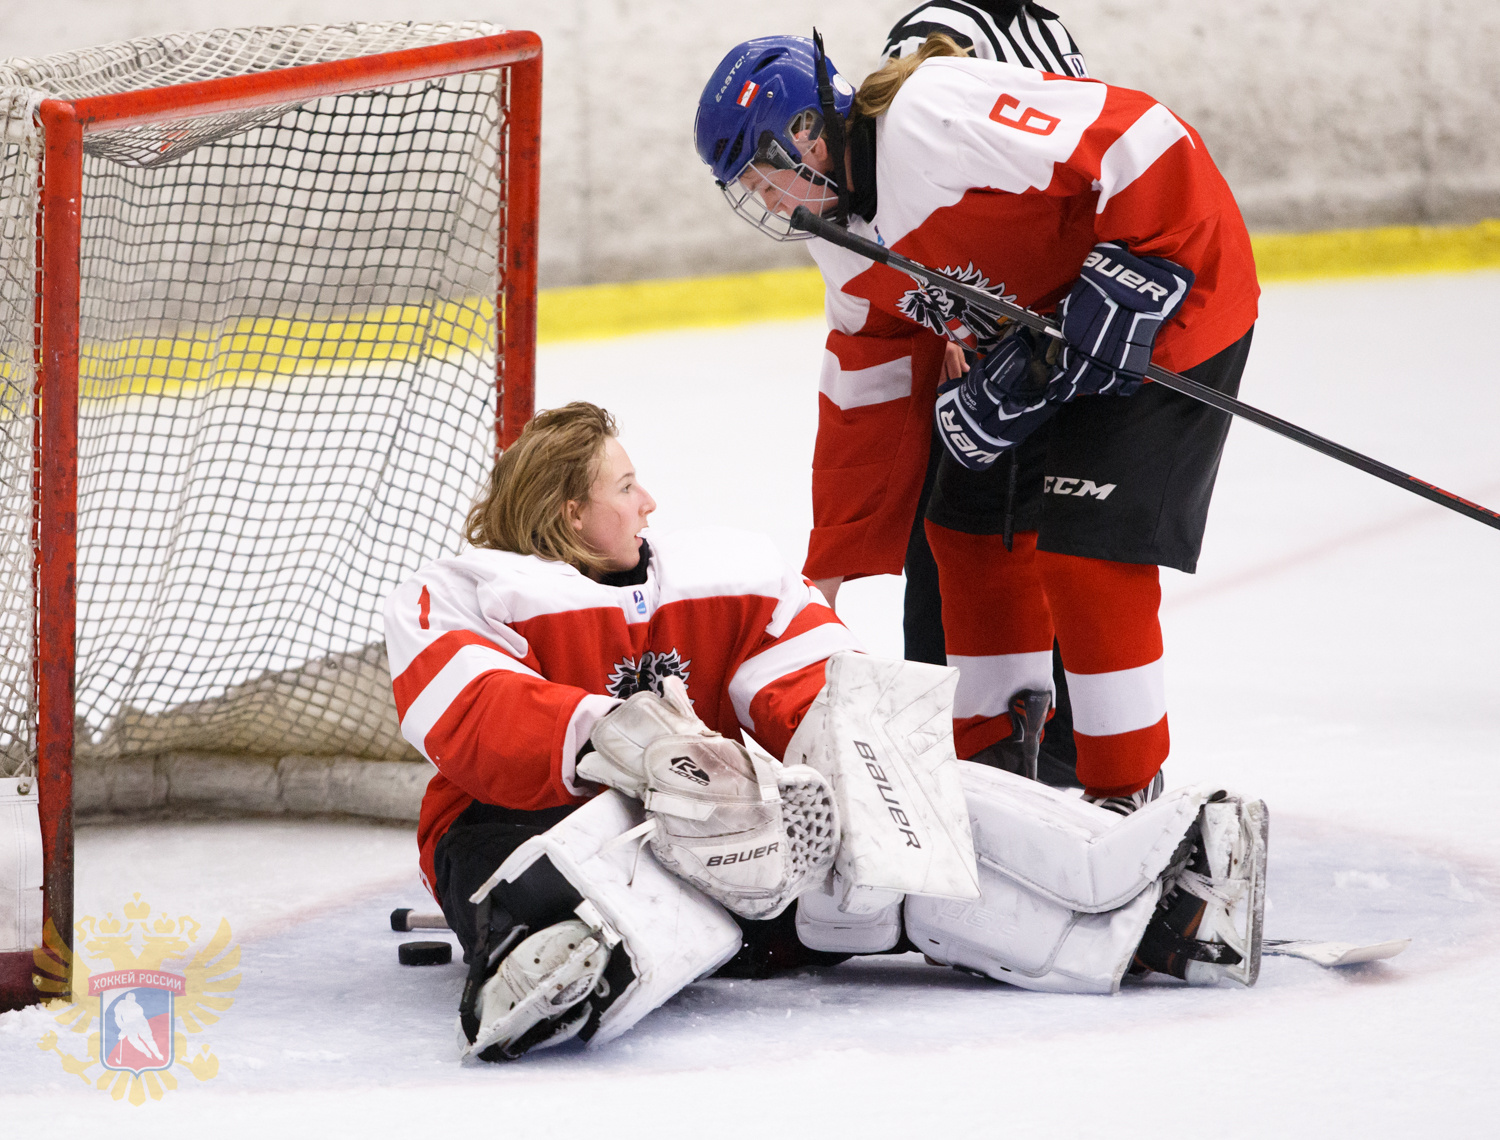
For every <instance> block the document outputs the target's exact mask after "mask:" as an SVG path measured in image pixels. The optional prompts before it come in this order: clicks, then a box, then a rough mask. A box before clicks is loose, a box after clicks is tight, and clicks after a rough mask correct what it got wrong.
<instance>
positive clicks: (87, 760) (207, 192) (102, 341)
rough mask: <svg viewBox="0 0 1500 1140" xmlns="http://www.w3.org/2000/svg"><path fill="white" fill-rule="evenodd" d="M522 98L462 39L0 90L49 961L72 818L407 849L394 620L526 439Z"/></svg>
mask: <svg viewBox="0 0 1500 1140" xmlns="http://www.w3.org/2000/svg"><path fill="white" fill-rule="evenodd" d="M540 74H541V45H540V41H539V40H538V39H537V38H536V36H534V35H533V34H531V33H527V32H510V33H506V32H502V31H501V30H500V29H498V28H495V27H492V26H489V25H484V24H408V23H401V24H357V25H348V26H342V27H296V28H248V29H236V30H227V31H211V32H202V33H193V34H186V35H178V36H170V37H163V38H159V39H147V40H137V41H131V42H128V43H121V44H114V45H110V46H107V47H102V48H97V49H91V50H87V51H78V52H72V53H68V54H66V55H59V56H53V57H49V58H46V59H36V60H10V61H8V62H5V63H0V120H3V123H4V130H5V136H4V157H3V169H0V314H3V321H4V326H3V331H0V576H3V586H0V785H3V786H0V791H6V792H8V793H10V794H11V795H12V796H13V797H15V796H19V797H20V798H21V799H23V800H24V798H25V795H26V794H27V793H28V791H30V790H31V789H32V788H34V787H39V790H40V797H41V801H40V814H41V823H42V827H41V831H42V835H43V844H44V847H45V852H46V858H45V867H46V872H45V873H46V891H45V906H46V910H47V913H48V915H49V916H50V917H52V918H53V919H54V920H55V921H56V924H57V926H58V928H59V929H60V930H61V931H64V932H66V931H67V930H68V927H69V926H70V924H71V916H70V910H71V880H70V876H71V818H72V815H71V813H72V807H73V803H74V798H73V797H74V796H75V794H76V802H77V804H78V806H79V807H80V808H84V809H94V810H98V809H104V810H118V811H137V810H141V809H147V808H154V807H160V806H163V805H169V804H174V803H175V804H196V805H213V806H217V807H229V808H237V809H247V810H263V811H280V810H323V811H348V812H355V813H360V814H373V815H387V816H393V817H409V816H410V814H411V812H412V810H413V807H414V805H415V803H416V799H417V797H418V796H419V794H420V791H421V787H422V785H423V784H424V783H425V777H426V770H425V768H423V767H421V766H419V765H417V764H415V763H410V761H413V760H416V759H417V755H416V753H415V752H413V751H412V750H411V749H409V748H408V746H407V745H406V744H405V743H404V742H403V741H402V740H401V738H400V735H399V731H398V727H397V723H396V717H395V712H394V708H393V706H392V699H391V693H390V678H389V673H388V670H387V667H386V660H385V651H384V641H383V632H382V626H381V617H380V611H381V605H382V603H383V601H384V598H385V596H386V595H387V594H388V593H389V592H390V591H391V590H392V589H393V588H394V587H395V586H396V585H398V584H399V583H400V582H401V581H403V580H404V579H405V578H406V577H408V576H410V574H411V573H412V572H413V571H414V570H415V569H417V568H418V567H419V566H420V565H422V564H423V563H424V562H426V561H428V560H431V559H433V558H436V557H440V556H442V555H445V554H449V553H453V552H455V551H456V550H458V549H459V548H460V547H461V545H462V541H463V540H462V534H461V531H462V521H463V517H464V514H465V512H466V510H467V508H468V505H469V503H470V501H471V500H472V497H473V495H474V494H475V492H476V491H477V490H478V489H479V488H480V486H481V484H482V482H483V479H484V477H485V474H486V472H487V470H488V468H489V466H490V464H491V462H492V460H493V456H494V453H495V447H496V444H497V439H498V440H499V441H500V442H504V441H505V440H507V439H508V438H510V437H512V436H513V435H514V434H515V433H516V432H517V431H519V429H520V426H521V424H522V422H523V421H524V419H525V418H526V416H527V415H529V414H530V405H531V391H532V388H531V384H532V368H533V359H534V339H535V295H536V278H535V265H536V204H537V159H538V139H539V114H540V95H541V81H540ZM5 780H10V781H12V783H10V784H4V781H5ZM3 937H4V932H3V931H0V940H3ZM6 948H7V947H6V946H5V945H4V943H3V941H0V950H5V949H6ZM13 965H14V963H13ZM12 972H14V971H12ZM28 973H29V971H28ZM4 985H5V983H4V980H3V979H0V988H3V987H4Z"/></svg>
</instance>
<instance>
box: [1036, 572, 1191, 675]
mask: <svg viewBox="0 0 1500 1140" xmlns="http://www.w3.org/2000/svg"><path fill="white" fill-rule="evenodd" d="M1036 561H1037V569H1038V571H1040V573H1041V578H1042V586H1043V588H1044V589H1045V590H1046V591H1047V598H1048V600H1049V601H1050V602H1051V604H1052V620H1053V624H1054V625H1055V626H1056V627H1057V642H1058V648H1059V649H1060V650H1061V651H1062V659H1063V666H1064V668H1066V669H1067V670H1068V671H1069V672H1071V673H1113V672H1115V671H1116V670H1119V669H1136V668H1139V667H1140V666H1142V665H1149V664H1151V662H1153V661H1156V660H1158V659H1159V658H1160V657H1161V655H1162V642H1161V622H1160V620H1159V619H1158V617H1157V610H1158V608H1159V607H1160V606H1161V584H1160V581H1159V571H1158V568H1157V567H1155V566H1138V565H1134V564H1131V563H1126V562H1105V561H1104V560H1103V559H1099V558H1078V557H1076V556H1074V555H1072V554H1053V553H1051V552H1049V551H1045V550H1041V551H1038V552H1037V556H1036Z"/></svg>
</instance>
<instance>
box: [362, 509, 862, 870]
mask: <svg viewBox="0 0 1500 1140" xmlns="http://www.w3.org/2000/svg"><path fill="white" fill-rule="evenodd" d="M647 533H648V541H649V543H650V547H651V559H650V563H649V566H648V569H647V573H646V580H645V581H644V582H643V583H641V584H640V585H635V586H608V585H604V584H602V583H599V582H595V581H593V580H592V579H590V578H588V577H586V576H585V575H583V574H581V573H579V572H578V571H577V570H575V569H574V568H573V567H571V566H568V565H565V564H564V563H561V562H549V561H546V560H544V559H541V558H536V557H532V556H528V555H521V554H511V553H507V552H505V551H498V550H475V551H471V552H470V553H468V554H464V555H461V556H459V557H457V558H445V559H442V560H441V561H438V562H433V563H431V564H430V565H428V566H426V567H424V568H423V569H422V570H421V571H420V572H419V573H418V574H417V576H416V577H415V578H413V579H412V580H411V581H409V582H407V583H406V584H405V585H403V586H402V587H400V588H399V589H398V590H396V591H395V592H394V593H393V594H392V595H391V596H390V598H389V599H387V601H386V605H385V631H386V633H385V636H386V646H387V650H388V652H389V655H390V663H391V676H392V678H393V688H394V690H395V696H396V711H397V714H398V715H399V717H400V718H401V732H402V735H404V736H405V737H406V739H407V740H409V741H410V742H411V743H412V744H413V745H414V746H415V747H416V748H417V749H418V750H420V751H421V753H422V754H423V755H424V756H426V757H427V758H428V759H429V760H431V761H432V763H433V764H434V765H435V766H436V768H437V774H436V775H434V776H433V778H432V781H431V783H429V784H428V786H427V794H426V796H425V797H424V799H423V801H422V814H421V820H420V822H419V824H418V828H417V839H418V843H419V845H420V847H421V852H422V873H423V875H424V876H425V878H426V881H427V883H428V884H429V885H430V884H431V883H432V882H433V862H432V860H433V852H434V849H435V848H436V846H437V841H438V840H439V839H440V838H441V837H442V835H443V834H444V833H445V832H446V831H447V830H448V827H449V826H450V825H451V824H452V822H453V820H454V819H455V818H456V817H457V816H458V815H459V813H460V812H462V811H463V810H464V809H465V808H466V807H468V806H469V804H470V803H472V802H473V801H474V800H476V799H477V800H480V801H481V802H483V803H487V804H497V805H499V806H502V807H509V808H518V809H523V810H536V809H540V808H549V807H559V806H562V805H564V804H571V803H580V802H582V801H583V800H584V799H585V798H587V797H588V796H589V795H592V794H593V793H594V792H596V791H597V790H598V789H597V788H596V787H594V786H593V785H591V784H587V783H586V782H584V783H580V782H579V781H578V780H577V779H576V776H575V772H574V763H575V760H576V758H577V755H578V750H579V749H580V748H581V747H582V746H583V745H584V744H585V743H586V742H587V740H588V736H589V731H590V730H591V729H592V728H593V726H594V722H595V721H596V720H598V719H599V718H600V717H601V716H603V715H605V714H606V713H608V712H609V711H610V710H611V709H613V708H614V707H615V706H616V705H618V704H619V703H620V700H621V699H623V698H624V697H627V696H629V695H630V694H631V693H634V692H638V691H640V690H641V689H645V688H657V689H659V687H660V683H661V679H662V678H663V677H666V676H671V675H676V676H679V677H681V678H682V679H683V680H684V681H685V682H686V684H687V689H688V695H689V696H690V697H691V698H692V700H693V706H694V708H695V710H696V711H697V713H698V715H699V716H700V717H701V718H702V719H703V720H704V722H705V723H707V724H708V726H709V727H710V728H713V729H715V730H717V731H719V732H722V733H723V734H724V735H725V736H729V737H733V738H735V739H740V738H741V735H740V734H741V730H742V729H744V730H746V731H749V732H750V733H751V734H753V735H754V737H755V739H756V741H758V742H759V743H760V744H761V745H763V746H764V747H765V748H766V749H767V750H768V751H770V752H771V753H772V754H774V755H776V756H780V755H781V754H782V752H783V750H784V749H785V748H786V745H787V743H788V741H790V739H791V736H792V733H793V732H794V731H795V730H796V728H797V725H798V724H799V723H801V720H802V717H803V714H804V713H805V712H806V711H807V708H808V706H809V705H810V704H812V701H813V698H814V697H816V696H817V694H818V691H819V690H820V689H821V688H822V687H823V681H824V676H823V665H824V662H825V660H826V659H827V658H828V657H829V656H830V655H831V654H833V653H836V652H837V651H839V650H841V649H858V648H859V645H858V643H857V642H856V641H855V639H854V636H853V635H852V634H851V633H850V632H849V631H848V630H847V629H845V628H844V626H843V625H842V624H841V623H840V622H839V620H838V619H837V618H836V617H834V615H833V611H832V610H831V609H829V608H828V606H827V605H826V604H825V603H824V601H823V596H822V595H821V594H820V593H818V591H817V590H815V589H814V588H813V587H812V586H810V585H809V584H808V583H807V581H806V580H805V579H804V578H803V577H802V576H801V575H800V574H797V573H796V572H794V571H791V570H789V569H788V568H787V567H786V566H785V564H784V563H783V562H782V559H781V556H780V555H779V554H778V552H777V551H776V549H775V547H774V546H773V545H772V544H771V542H770V540H769V539H767V538H764V537H762V536H760V535H754V534H746V533H743V532H739V531H731V530H722V529H719V530H704V531H696V532H687V533H680V534H674V535H669V536H666V537H659V536H653V535H650V534H649V532H647Z"/></svg>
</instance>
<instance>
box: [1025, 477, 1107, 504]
mask: <svg viewBox="0 0 1500 1140" xmlns="http://www.w3.org/2000/svg"><path fill="white" fill-rule="evenodd" d="M1032 486H1033V487H1034V486H1036V484H1035V483H1033V484H1032ZM1114 489H1115V485H1114V484H1113V483H1105V484H1104V485H1103V486H1102V487H1101V486H1099V485H1098V484H1097V483H1095V482H1094V481H1093V480H1092V479H1067V478H1064V477H1063V476H1061V475H1048V476H1047V477H1046V478H1045V479H1044V480H1043V482H1042V491H1043V492H1044V493H1046V494H1048V495H1072V496H1073V497H1074V498H1083V497H1084V496H1085V495H1092V496H1093V497H1094V498H1096V499H1107V498H1109V493H1110V492H1111V491H1113V490H1114Z"/></svg>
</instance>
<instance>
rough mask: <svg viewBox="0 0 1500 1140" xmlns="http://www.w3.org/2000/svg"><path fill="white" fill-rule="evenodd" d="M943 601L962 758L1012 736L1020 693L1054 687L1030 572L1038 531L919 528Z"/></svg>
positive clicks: (1044, 614)
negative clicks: (1006, 533)
mask: <svg viewBox="0 0 1500 1140" xmlns="http://www.w3.org/2000/svg"><path fill="white" fill-rule="evenodd" d="M925 525H926V529H927V541H928V543H929V545H931V547H932V554H933V557H934V558H935V559H936V560H937V567H938V586H939V588H940V590H941V591H942V595H943V637H944V638H945V639H946V641H947V645H948V664H949V665H953V666H955V667H956V668H957V669H958V692H957V693H956V694H955V695H954V699H953V743H954V746H955V748H956V749H957V751H958V755H959V756H960V757H962V758H964V759H968V758H969V757H970V756H973V755H974V753H976V752H978V751H979V750H980V749H982V748H988V747H989V746H990V745H991V744H994V743H995V742H996V741H997V740H1004V739H1006V738H1007V737H1009V736H1010V734H1011V723H1010V716H1009V715H1008V714H1007V713H1006V705H1007V703H1008V702H1009V700H1010V698H1011V695H1012V694H1013V693H1015V692H1016V691H1017V690H1018V689H1045V690H1048V691H1049V692H1050V691H1051V689H1052V617H1051V614H1050V612H1049V611H1048V608H1047V597H1046V594H1045V593H1044V592H1043V590H1042V580H1041V578H1040V577H1039V576H1038V575H1037V567H1036V557H1037V554H1036V532H1035V531H1022V532H1020V533H1019V534H1016V535H1015V536H1014V541H1013V543H1012V546H1013V549H1012V550H1010V551H1007V550H1006V549H1005V542H1004V541H1003V540H1002V539H1001V537H1000V536H999V535H998V534H964V533H962V532H960V531H956V530H949V529H948V528H947V527H942V526H938V525H936V524H935V523H931V522H928V523H926V524H925Z"/></svg>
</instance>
